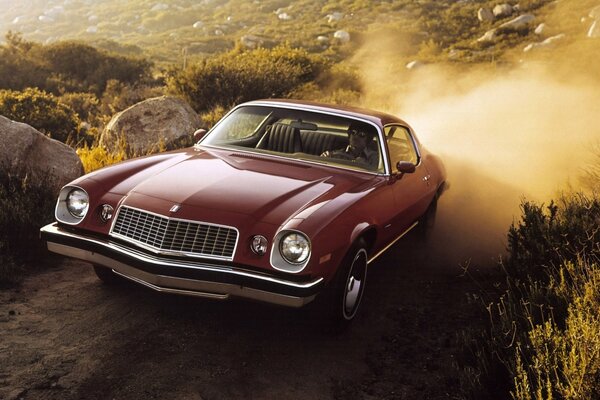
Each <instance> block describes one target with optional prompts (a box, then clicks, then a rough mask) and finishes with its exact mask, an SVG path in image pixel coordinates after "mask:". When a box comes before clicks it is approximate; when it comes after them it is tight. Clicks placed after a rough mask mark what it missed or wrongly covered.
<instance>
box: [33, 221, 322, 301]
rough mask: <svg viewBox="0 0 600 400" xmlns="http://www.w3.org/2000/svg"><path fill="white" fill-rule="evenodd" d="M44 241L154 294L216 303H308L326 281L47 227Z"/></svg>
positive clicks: (59, 252)
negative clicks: (232, 298)
mask: <svg viewBox="0 0 600 400" xmlns="http://www.w3.org/2000/svg"><path fill="white" fill-rule="evenodd" d="M40 237H41V239H42V240H44V241H45V242H46V243H47V246H48V250H50V251H52V252H54V253H58V254H62V255H64V256H68V257H72V258H77V259H80V260H84V261H88V262H90V263H92V264H96V265H101V266H104V267H107V268H110V269H112V270H113V271H114V272H115V273H117V274H118V275H120V276H122V277H124V278H127V279H129V280H131V281H133V282H136V283H139V284H141V285H144V286H146V287H149V288H151V289H153V290H156V291H159V292H165V293H174V294H183V295H190V296H198V297H207V298H213V299H221V300H224V299H227V298H229V296H235V297H242V298H247V299H253V300H258V301H263V302H267V303H271V304H278V305H283V306H288V307H302V306H303V305H305V304H308V303H310V302H311V301H312V300H314V298H315V297H316V295H317V293H319V291H320V290H321V289H322V288H323V285H324V282H323V278H317V279H314V280H312V281H309V282H294V281H291V280H286V279H282V278H278V277H273V276H269V275H265V274H260V273H254V272H251V271H247V270H241V269H239V268H235V267H231V266H227V265H212V264H206V263H203V262H197V261H196V260H194V261H187V260H180V259H172V258H164V257H157V256H155V255H151V254H147V253H144V252H142V251H139V250H136V249H132V248H130V247H127V246H124V245H122V244H120V243H117V242H114V241H110V240H104V239H100V238H96V237H92V236H87V235H82V234H79V233H74V232H70V231H67V230H65V229H61V228H60V227H59V226H58V224H57V223H53V224H50V225H46V226H44V227H43V228H42V229H41V230H40Z"/></svg>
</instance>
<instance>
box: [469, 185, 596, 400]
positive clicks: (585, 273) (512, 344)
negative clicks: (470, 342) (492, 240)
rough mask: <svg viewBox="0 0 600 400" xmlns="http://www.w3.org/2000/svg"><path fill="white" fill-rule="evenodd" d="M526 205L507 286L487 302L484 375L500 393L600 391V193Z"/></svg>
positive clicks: (480, 349)
mask: <svg viewBox="0 0 600 400" xmlns="http://www.w3.org/2000/svg"><path fill="white" fill-rule="evenodd" d="M522 210H523V215H522V218H521V220H520V221H519V222H518V223H516V224H513V226H512V227H511V229H510V232H509V237H508V242H509V259H508V261H507V263H506V265H505V266H506V269H505V270H504V272H505V278H506V290H505V291H504V292H503V293H502V295H501V296H500V297H499V298H498V299H494V300H492V301H490V302H489V303H488V306H487V311H488V313H489V318H490V322H491V325H490V327H489V330H488V331H487V332H486V333H484V334H483V335H482V336H481V337H479V340H478V342H477V343H478V344H477V345H476V346H475V349H474V351H475V353H477V354H479V355H480V356H479V358H478V369H479V370H480V371H484V374H483V375H482V377H481V378H480V381H481V382H484V383H485V384H487V385H488V387H487V390H488V391H490V392H493V391H494V389H493V388H492V386H493V385H495V389H499V390H500V391H501V393H500V394H499V395H498V397H499V398H506V397H508V395H509V393H508V392H509V391H510V395H511V396H512V398H514V399H518V400H531V399H536V400H537V399H540V400H541V399H551V398H556V399H591V398H599V396H600V316H599V315H598V310H600V268H599V266H598V261H599V260H600V257H599V256H600V248H599V246H598V243H599V239H600V233H599V231H600V229H598V225H599V222H600V200H599V199H597V198H594V197H587V196H585V195H582V194H574V195H570V196H563V197H562V198H560V199H559V200H558V201H557V202H556V203H555V202H552V203H550V205H549V206H548V207H546V208H544V207H542V206H540V205H537V204H534V203H530V202H524V203H523V204H522ZM498 380H500V381H501V382H500V383H498ZM494 381H495V382H494Z"/></svg>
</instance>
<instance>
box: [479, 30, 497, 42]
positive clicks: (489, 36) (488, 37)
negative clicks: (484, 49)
mask: <svg viewBox="0 0 600 400" xmlns="http://www.w3.org/2000/svg"><path fill="white" fill-rule="evenodd" d="M494 40H496V29H490V30H489V31H487V32H486V33H484V35H483V36H482V37H480V38H479V39H477V41H478V42H480V43H486V42H493V41H494Z"/></svg>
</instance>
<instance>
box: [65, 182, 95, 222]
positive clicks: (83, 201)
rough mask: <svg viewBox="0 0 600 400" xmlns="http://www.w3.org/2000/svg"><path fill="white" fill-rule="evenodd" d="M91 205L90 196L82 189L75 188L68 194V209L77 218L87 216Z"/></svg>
mask: <svg viewBox="0 0 600 400" xmlns="http://www.w3.org/2000/svg"><path fill="white" fill-rule="evenodd" d="M89 205H90V203H89V197H88V195H87V193H86V192H84V191H83V190H81V189H73V190H71V192H69V194H68V195H67V210H69V213H70V214H71V215H72V216H74V217H75V218H83V217H85V214H86V213H87V210H88V207H89Z"/></svg>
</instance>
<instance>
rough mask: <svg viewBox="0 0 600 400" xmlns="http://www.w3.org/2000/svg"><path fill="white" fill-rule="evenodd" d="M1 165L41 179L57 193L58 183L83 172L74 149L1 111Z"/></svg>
mask: <svg viewBox="0 0 600 400" xmlns="http://www.w3.org/2000/svg"><path fill="white" fill-rule="evenodd" d="M0 168H2V169H3V170H5V171H7V172H10V173H11V174H18V175H21V176H23V177H24V176H25V175H27V177H28V178H27V179H30V181H31V182H36V183H40V182H43V183H44V184H45V185H47V187H49V188H50V189H51V190H53V191H55V192H56V193H58V191H59V190H60V188H61V187H63V186H64V185H65V184H67V183H68V182H70V181H72V180H73V179H75V178H78V177H79V176H81V175H83V165H82V164H81V160H80V159H79V157H78V156H77V153H75V150H73V149H72V148H70V147H69V146H67V145H66V144H64V143H62V142H59V141H58V140H54V139H50V138H49V137H47V136H45V135H44V134H42V133H40V132H38V131H37V130H36V129H35V128H33V127H31V126H29V125H27V124H24V123H21V122H15V121H11V120H10V119H8V118H6V117H3V116H1V115H0Z"/></svg>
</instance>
